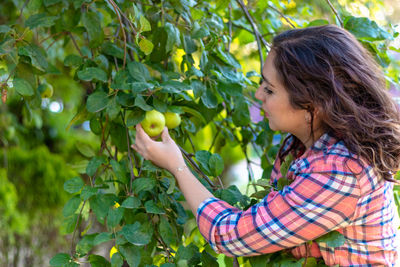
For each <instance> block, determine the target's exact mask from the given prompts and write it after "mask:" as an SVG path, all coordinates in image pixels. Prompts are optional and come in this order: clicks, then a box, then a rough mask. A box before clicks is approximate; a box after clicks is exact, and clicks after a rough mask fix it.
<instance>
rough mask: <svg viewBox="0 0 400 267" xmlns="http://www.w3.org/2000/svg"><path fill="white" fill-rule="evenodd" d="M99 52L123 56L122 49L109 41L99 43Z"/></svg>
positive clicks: (120, 57) (117, 56)
mask: <svg viewBox="0 0 400 267" xmlns="http://www.w3.org/2000/svg"><path fill="white" fill-rule="evenodd" d="M101 52H102V53H103V54H105V55H108V56H112V57H116V58H119V59H123V58H124V50H123V49H122V48H121V47H118V46H117V45H115V44H114V43H111V42H104V43H103V44H102V45H101Z"/></svg>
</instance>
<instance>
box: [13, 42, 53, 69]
mask: <svg viewBox="0 0 400 267" xmlns="http://www.w3.org/2000/svg"><path fill="white" fill-rule="evenodd" d="M18 54H19V55H21V56H27V57H29V58H30V59H31V63H32V66H34V67H35V68H37V69H38V70H40V71H46V70H47V68H48V66H49V64H48V63H47V61H46V57H45V56H44V54H43V51H42V49H41V48H40V47H39V46H37V45H35V44H29V45H25V46H20V47H19V48H18Z"/></svg>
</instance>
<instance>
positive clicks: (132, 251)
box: [119, 245, 141, 267]
mask: <svg viewBox="0 0 400 267" xmlns="http://www.w3.org/2000/svg"><path fill="white" fill-rule="evenodd" d="M119 251H120V252H121V254H122V255H123V256H124V258H125V259H126V261H127V262H128V265H129V266H130V267H138V266H139V264H140V259H141V255H140V249H139V248H138V247H136V246H132V245H123V246H119Z"/></svg>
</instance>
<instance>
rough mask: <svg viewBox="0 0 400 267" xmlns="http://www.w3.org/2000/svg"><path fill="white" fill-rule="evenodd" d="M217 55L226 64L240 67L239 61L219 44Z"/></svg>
mask: <svg viewBox="0 0 400 267" xmlns="http://www.w3.org/2000/svg"><path fill="white" fill-rule="evenodd" d="M217 56H218V58H219V59H221V60H222V61H223V62H225V63H226V64H228V65H230V66H232V67H234V68H237V69H241V68H242V66H241V65H240V63H239V62H238V61H237V60H236V59H235V58H234V57H233V55H232V54H230V53H229V52H225V51H223V50H222V47H221V46H218V49H217Z"/></svg>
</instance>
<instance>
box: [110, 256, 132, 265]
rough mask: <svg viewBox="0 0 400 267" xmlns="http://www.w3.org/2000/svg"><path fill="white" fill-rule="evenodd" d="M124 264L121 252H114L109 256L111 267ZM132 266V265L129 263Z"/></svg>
mask: <svg viewBox="0 0 400 267" xmlns="http://www.w3.org/2000/svg"><path fill="white" fill-rule="evenodd" d="M123 264H124V259H123V258H122V256H121V254H120V253H118V252H116V253H114V254H113V255H112V257H111V267H121V266H122V265H123ZM130 266H132V265H130Z"/></svg>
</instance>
